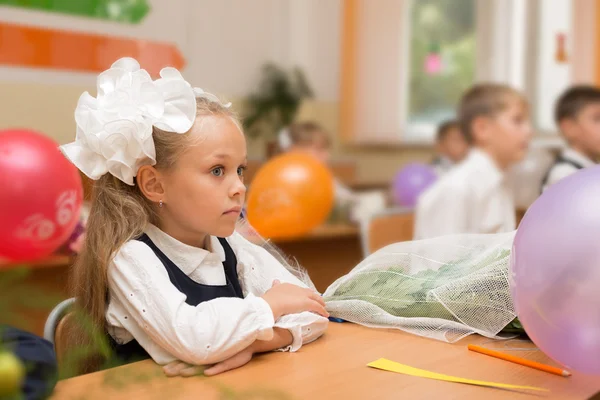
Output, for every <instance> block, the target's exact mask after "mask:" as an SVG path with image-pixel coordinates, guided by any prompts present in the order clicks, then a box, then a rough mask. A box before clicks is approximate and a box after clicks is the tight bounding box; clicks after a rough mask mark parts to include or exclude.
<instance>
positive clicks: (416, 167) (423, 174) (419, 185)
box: [393, 163, 437, 207]
mask: <svg viewBox="0 0 600 400" xmlns="http://www.w3.org/2000/svg"><path fill="white" fill-rule="evenodd" d="M436 179H437V174H436V173H435V171H434V170H433V168H431V167H430V166H428V165H425V164H417V163H414V164H408V165H407V166H405V167H404V168H402V169H401V170H400V172H398V174H397V175H396V177H395V178H394V183H393V193H394V200H395V201H396V203H397V204H398V205H401V206H404V207H414V206H415V205H416V204H417V199H418V198H419V195H420V194H421V193H422V192H423V191H424V190H425V189H427V188H428V187H429V186H430V185H431V184H432V183H433V182H435V180H436Z"/></svg>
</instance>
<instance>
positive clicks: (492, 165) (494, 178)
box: [466, 148, 506, 185]
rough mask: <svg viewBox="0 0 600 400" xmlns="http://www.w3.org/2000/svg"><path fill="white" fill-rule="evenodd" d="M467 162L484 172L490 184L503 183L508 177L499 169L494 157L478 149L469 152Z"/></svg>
mask: <svg viewBox="0 0 600 400" xmlns="http://www.w3.org/2000/svg"><path fill="white" fill-rule="evenodd" d="M466 162H468V163H470V164H475V165H477V167H478V169H479V170H480V171H481V170H483V173H484V174H485V176H486V179H488V180H489V182H488V183H490V184H492V185H494V184H496V183H500V182H502V181H503V180H504V179H505V177H506V174H505V173H504V172H503V171H502V170H501V169H500V168H499V167H498V165H497V164H496V162H495V161H494V160H493V159H492V157H491V156H490V155H489V154H488V153H486V152H485V151H483V150H480V149H478V148H472V149H471V151H469V155H468V156H467V160H466Z"/></svg>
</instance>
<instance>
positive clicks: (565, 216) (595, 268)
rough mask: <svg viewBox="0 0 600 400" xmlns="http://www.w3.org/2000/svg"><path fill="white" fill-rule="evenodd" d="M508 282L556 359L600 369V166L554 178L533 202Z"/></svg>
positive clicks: (529, 324)
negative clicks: (561, 178) (560, 178)
mask: <svg viewBox="0 0 600 400" xmlns="http://www.w3.org/2000/svg"><path fill="white" fill-rule="evenodd" d="M510 285H511V290H512V296H513V301H514V303H515V308H516V311H517V315H518V316H519V319H520V320H521V323H522V324H523V327H524V328H525V331H527V334H528V335H529V337H530V338H531V340H533V342H534V343H535V344H536V345H537V346H538V347H539V348H540V349H541V350H542V351H543V352H545V353H546V354H547V355H548V356H550V357H551V358H552V359H554V360H555V361H557V362H559V363H562V364H564V365H566V366H568V367H569V368H572V369H573V370H576V371H580V372H583V373H588V374H594V375H600V166H598V167H593V168H588V169H585V170H582V171H579V172H577V173H576V174H574V175H572V176H570V177H568V178H566V179H563V180H562V181H560V182H558V183H556V184H554V185H553V186H551V187H550V188H548V189H547V190H546V191H545V192H544V194H543V195H542V196H541V197H540V198H539V199H538V200H536V201H535V202H534V203H533V205H532V206H531V207H530V208H529V210H528V211H527V213H526V214H525V217H524V218H523V220H522V221H521V224H520V226H519V229H518V231H517V234H516V237H515V241H514V244H513V251H512V254H511V277H510Z"/></svg>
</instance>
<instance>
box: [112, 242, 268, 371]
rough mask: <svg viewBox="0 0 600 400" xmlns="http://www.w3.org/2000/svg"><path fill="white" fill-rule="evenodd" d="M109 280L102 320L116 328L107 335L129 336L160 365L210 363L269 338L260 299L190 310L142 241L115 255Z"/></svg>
mask: <svg viewBox="0 0 600 400" xmlns="http://www.w3.org/2000/svg"><path fill="white" fill-rule="evenodd" d="M108 282H109V288H110V289H109V293H110V302H111V304H110V305H109V308H108V311H107V321H108V323H109V326H113V327H116V328H117V329H114V330H113V332H111V333H113V336H116V339H117V340H119V336H121V337H122V339H125V340H127V339H129V338H130V337H131V336H132V337H134V338H135V339H136V340H137V341H138V342H139V343H140V345H141V346H142V347H143V348H144V349H145V350H146V351H147V352H148V354H150V356H151V357H152V358H153V359H154V361H156V362H157V363H159V364H166V363H169V362H171V361H174V360H176V359H179V360H182V361H186V362H189V363H192V364H196V365H204V364H213V363H216V362H219V361H222V360H224V359H226V358H229V357H231V356H233V355H234V354H236V353H238V352H240V351H241V350H243V349H244V348H246V347H248V346H249V345H250V344H252V342H254V341H255V340H270V339H272V338H273V326H274V323H275V321H274V320H273V312H272V310H271V307H269V305H268V303H267V302H266V301H265V300H263V299H262V298H260V297H256V296H253V295H248V296H246V298H244V299H240V298H218V299H214V300H211V301H206V302H203V303H200V304H199V305H198V306H195V307H194V306H190V305H188V304H187V303H186V302H185V298H186V297H185V295H184V294H183V293H181V292H180V291H179V290H178V289H177V288H176V287H175V286H173V285H172V284H171V281H170V280H169V276H168V274H167V271H166V269H165V267H164V266H163V264H162V263H161V261H160V260H159V259H158V258H157V257H156V256H155V255H154V252H153V251H152V250H151V249H150V248H149V247H148V246H146V245H145V244H144V243H142V242H139V241H135V240H132V241H130V242H128V243H126V244H125V245H124V246H123V247H122V248H121V249H120V250H119V251H118V253H117V254H116V256H115V257H114V260H113V262H112V263H111V265H110V266H109V269H108ZM118 328H123V329H124V330H125V331H126V332H123V329H118ZM109 329H110V328H109ZM128 333H129V334H130V335H128Z"/></svg>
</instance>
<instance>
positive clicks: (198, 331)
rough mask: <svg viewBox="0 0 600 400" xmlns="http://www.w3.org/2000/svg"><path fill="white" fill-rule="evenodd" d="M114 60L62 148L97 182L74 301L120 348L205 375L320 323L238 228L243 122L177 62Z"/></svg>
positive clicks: (121, 352)
mask: <svg viewBox="0 0 600 400" xmlns="http://www.w3.org/2000/svg"><path fill="white" fill-rule="evenodd" d="M160 76H161V77H160V78H159V79H156V80H152V78H151V77H150V75H149V74H148V73H147V72H146V71H145V70H143V69H140V66H139V64H138V63H137V61H135V60H134V59H131V58H124V59H121V60H119V61H117V62H116V63H115V64H113V65H112V67H111V68H110V69H109V70H107V71H105V72H103V73H102V74H100V76H99V77H98V96H97V98H94V97H92V96H91V95H90V94H89V93H87V92H86V93H84V94H83V95H82V96H81V98H80V99H79V103H78V105H77V109H76V110H75V120H76V123H77V137H76V140H75V142H73V143H70V144H67V145H65V146H62V148H61V149H62V151H63V153H64V154H65V155H66V156H67V157H68V158H69V159H70V160H71V161H72V162H73V164H75V165H76V166H77V167H78V168H79V169H80V170H81V171H83V172H84V173H85V174H86V175H87V176H88V177H89V178H91V179H93V180H95V183H94V194H93V200H92V205H91V210H90V215H89V220H88V223H87V232H86V237H85V243H84V247H83V250H82V253H81V254H80V256H79V258H78V260H77V263H76V265H75V267H74V272H73V283H74V292H75V293H74V294H75V297H76V299H77V303H78V305H79V306H80V307H81V308H82V309H83V310H84V311H85V312H86V313H87V314H88V315H89V316H90V317H91V319H92V321H93V322H94V323H95V325H96V326H98V327H100V328H101V329H104V330H105V331H106V332H107V333H108V334H109V339H110V341H111V342H112V345H113V348H114V350H115V353H116V355H117V356H118V357H119V358H120V359H121V360H125V361H127V360H132V359H136V358H140V357H148V356H150V357H152V359H154V361H156V362H157V363H159V364H163V365H167V366H166V367H165V372H166V373H167V374H168V375H189V374H194V373H197V372H198V369H197V368H196V367H195V366H200V365H202V366H207V365H209V366H211V367H210V368H208V369H206V370H205V374H206V375H214V374H217V373H220V372H224V371H227V370H229V369H233V368H237V367H239V366H242V365H244V364H245V363H247V362H249V361H250V360H251V358H252V356H253V354H255V353H259V352H266V351H271V350H276V349H279V350H286V351H296V350H298V349H299V348H300V347H301V346H302V345H304V344H307V343H309V342H311V341H313V340H315V339H317V338H318V337H319V336H321V335H322V334H323V332H324V331H325V329H326V327H327V323H328V320H327V318H326V317H327V316H328V314H327V312H326V311H325V308H324V303H323V300H322V299H321V297H320V295H319V294H318V293H316V292H314V291H313V290H311V289H309V288H308V287H307V286H306V285H305V284H303V283H302V282H301V281H300V280H298V279H297V278H296V277H295V276H294V275H293V274H292V273H290V272H289V271H288V270H287V269H286V268H285V267H284V266H283V265H282V264H281V263H280V262H279V261H277V260H276V259H275V257H273V256H272V255H271V254H270V253H268V252H267V251H266V250H265V249H263V248H261V247H259V246H256V245H253V244H251V243H250V242H248V241H247V240H245V239H244V238H243V237H242V236H241V235H240V234H238V233H237V232H235V230H234V229H235V226H236V221H237V220H238V218H239V215H240V211H241V208H242V205H243V204H244V197H245V193H246V188H245V186H244V170H245V168H246V167H245V166H246V141H245V138H244V134H243V132H242V128H241V125H240V123H239V121H238V119H237V118H236V116H235V115H234V114H233V112H232V111H231V110H230V108H229V105H224V104H222V103H221V102H220V101H219V99H218V98H216V97H215V96H214V95H211V94H209V93H206V92H204V91H202V90H201V89H196V88H192V86H190V84H189V83H188V82H186V81H185V80H184V79H183V77H182V76H181V74H180V73H179V72H178V71H177V70H176V69H174V68H165V69H163V70H162V71H161V73H160Z"/></svg>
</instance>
